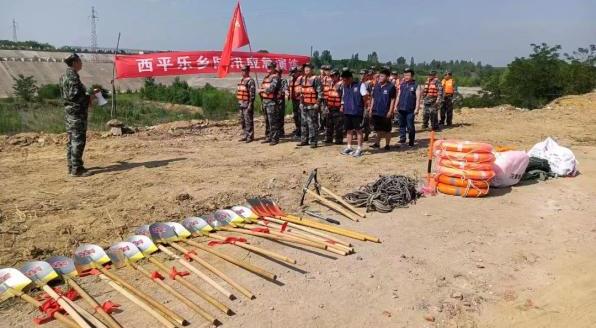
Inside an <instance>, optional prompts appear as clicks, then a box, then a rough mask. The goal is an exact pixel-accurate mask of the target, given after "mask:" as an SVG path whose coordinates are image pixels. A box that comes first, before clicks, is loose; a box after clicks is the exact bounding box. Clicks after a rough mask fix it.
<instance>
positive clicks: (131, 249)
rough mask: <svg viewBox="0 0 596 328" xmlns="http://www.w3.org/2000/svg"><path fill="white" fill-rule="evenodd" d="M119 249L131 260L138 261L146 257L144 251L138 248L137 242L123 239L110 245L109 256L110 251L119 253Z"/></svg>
mask: <svg viewBox="0 0 596 328" xmlns="http://www.w3.org/2000/svg"><path fill="white" fill-rule="evenodd" d="M117 251H120V252H122V254H123V255H124V256H126V258H127V259H128V260H129V261H131V262H137V261H139V260H141V259H142V258H144V257H145V256H143V253H142V252H141V251H140V250H139V249H138V248H137V246H135V244H133V243H131V242H127V241H121V242H118V243H115V244H114V245H112V246H110V248H109V249H108V256H109V255H110V253H117ZM110 259H111V257H110ZM113 262H114V260H113V259H112V263H113Z"/></svg>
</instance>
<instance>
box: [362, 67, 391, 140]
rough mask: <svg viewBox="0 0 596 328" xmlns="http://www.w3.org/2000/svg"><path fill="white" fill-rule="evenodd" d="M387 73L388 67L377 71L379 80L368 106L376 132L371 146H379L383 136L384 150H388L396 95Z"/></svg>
mask: <svg viewBox="0 0 596 328" xmlns="http://www.w3.org/2000/svg"><path fill="white" fill-rule="evenodd" d="M389 74H390V73H389V70H388V69H383V70H382V71H381V72H380V73H379V81H378V82H377V83H376V84H375V86H374V87H373V90H372V101H371V104H370V107H369V108H368V113H369V116H370V117H371V120H372V123H373V127H374V129H375V132H376V133H377V135H376V142H375V143H374V144H373V145H372V146H371V147H372V148H380V147H381V138H385V148H384V149H385V150H389V143H390V142H391V119H392V118H393V114H394V110H395V97H396V95H397V91H396V89H395V86H394V85H393V84H392V83H391V82H389Z"/></svg>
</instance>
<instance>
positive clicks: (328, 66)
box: [321, 65, 331, 71]
mask: <svg viewBox="0 0 596 328" xmlns="http://www.w3.org/2000/svg"><path fill="white" fill-rule="evenodd" d="M321 69H322V70H324V71H328V70H330V69H331V65H321Z"/></svg>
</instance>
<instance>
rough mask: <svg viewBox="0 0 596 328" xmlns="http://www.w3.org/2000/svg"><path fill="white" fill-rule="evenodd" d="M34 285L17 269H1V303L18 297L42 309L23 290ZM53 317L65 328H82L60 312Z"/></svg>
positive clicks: (40, 304) (36, 301)
mask: <svg viewBox="0 0 596 328" xmlns="http://www.w3.org/2000/svg"><path fill="white" fill-rule="evenodd" d="M32 283H33V282H32V281H31V279H29V278H27V276H25V275H24V274H23V273H22V272H21V271H19V270H17V269H13V268H4V269H0V302H4V301H5V300H7V299H9V298H12V297H15V296H16V297H20V298H21V299H22V300H24V301H25V302H27V303H29V304H31V305H33V306H35V307H36V308H40V307H41V306H42V303H41V302H40V301H38V300H36V299H35V298H33V297H31V296H29V295H27V294H25V293H24V292H23V290H26V289H28V288H29V287H31V284H32ZM53 317H54V318H55V319H56V320H58V321H60V323H62V324H63V325H64V326H65V327H68V328H80V326H79V325H78V324H77V323H76V322H75V321H73V320H72V319H71V318H69V317H67V316H65V315H64V314H62V313H60V312H54V313H53Z"/></svg>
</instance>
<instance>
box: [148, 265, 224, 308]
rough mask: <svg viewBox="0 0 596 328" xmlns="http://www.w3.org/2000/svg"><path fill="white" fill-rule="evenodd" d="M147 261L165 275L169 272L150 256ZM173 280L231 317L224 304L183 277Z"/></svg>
mask: <svg viewBox="0 0 596 328" xmlns="http://www.w3.org/2000/svg"><path fill="white" fill-rule="evenodd" d="M148 260H149V262H151V263H153V265H155V266H156V267H158V268H159V269H160V270H162V271H165V272H166V273H167V272H168V270H169V269H168V267H166V265H165V264H164V263H162V262H161V261H159V260H158V259H156V258H155V257H152V256H150V257H148ZM174 280H176V281H177V282H179V283H180V284H181V285H182V286H184V287H186V288H188V289H190V290H191V291H192V292H194V293H195V294H197V295H199V296H200V297H201V298H203V299H204V300H206V301H207V302H209V303H210V304H211V305H213V306H215V307H216V308H218V309H219V310H220V311H222V312H223V313H225V314H227V315H232V314H233V313H234V312H233V311H232V310H231V309H230V308H228V307H227V306H226V305H225V304H223V303H221V302H220V301H218V300H217V299H215V298H214V297H212V296H211V295H209V294H207V293H205V292H204V291H203V290H201V289H200V288H199V287H197V286H195V285H193V284H192V283H191V282H190V281H188V280H187V279H186V278H185V277H183V276H178V277H175V278H174Z"/></svg>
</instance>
